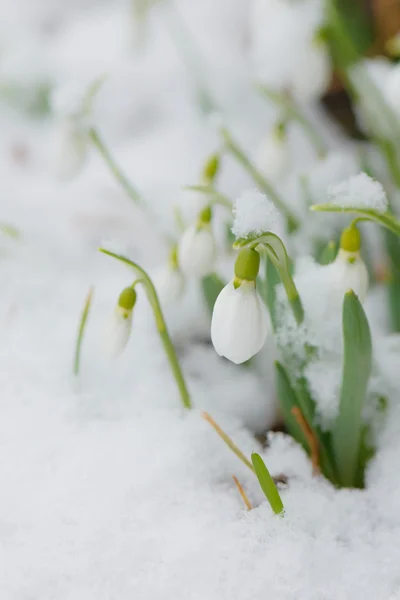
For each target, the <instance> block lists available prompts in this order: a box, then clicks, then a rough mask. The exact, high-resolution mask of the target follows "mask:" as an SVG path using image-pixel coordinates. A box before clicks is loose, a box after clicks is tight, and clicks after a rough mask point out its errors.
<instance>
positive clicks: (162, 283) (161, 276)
mask: <svg viewBox="0 0 400 600" xmlns="http://www.w3.org/2000/svg"><path fill="white" fill-rule="evenodd" d="M153 283H154V286H155V288H156V291H157V294H158V298H159V300H160V302H161V304H162V305H164V306H168V304H173V303H174V302H175V301H176V300H179V298H181V296H182V294H183V291H184V289H185V278H184V276H183V275H182V273H181V271H180V270H179V269H178V268H174V267H172V266H170V265H165V266H163V267H160V268H159V269H158V270H157V271H156V273H155V274H154V277H153Z"/></svg>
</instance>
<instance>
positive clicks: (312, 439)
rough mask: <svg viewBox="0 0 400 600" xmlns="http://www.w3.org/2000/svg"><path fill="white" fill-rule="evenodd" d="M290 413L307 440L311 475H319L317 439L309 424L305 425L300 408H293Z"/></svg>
mask: <svg viewBox="0 0 400 600" xmlns="http://www.w3.org/2000/svg"><path fill="white" fill-rule="evenodd" d="M291 412H292V414H293V416H294V418H295V419H296V421H297V423H298V425H299V427H300V428H301V430H302V432H303V434H304V437H305V438H306V440H307V443H308V446H309V448H310V455H311V464H312V468H313V474H314V475H319V473H320V472H321V469H320V465H319V446H318V439H317V437H316V435H315V433H314V432H313V430H312V429H311V427H310V426H309V424H308V423H307V421H306V419H305V418H304V415H303V413H302V412H301V410H300V408H299V407H298V406H293V408H292V411H291Z"/></svg>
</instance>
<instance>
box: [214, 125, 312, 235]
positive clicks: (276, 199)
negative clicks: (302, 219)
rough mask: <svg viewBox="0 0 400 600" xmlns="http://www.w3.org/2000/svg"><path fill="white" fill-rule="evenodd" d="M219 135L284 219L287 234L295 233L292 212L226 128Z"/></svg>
mask: <svg viewBox="0 0 400 600" xmlns="http://www.w3.org/2000/svg"><path fill="white" fill-rule="evenodd" d="M221 135H222V138H223V140H224V144H225V148H226V150H228V152H230V153H231V154H232V156H234V157H235V158H236V160H237V161H238V162H239V163H240V164H241V165H242V166H243V168H244V169H245V170H246V171H247V172H248V173H249V175H250V176H251V177H252V178H253V179H254V181H255V183H256V184H257V185H258V187H259V188H260V190H261V191H262V192H264V193H265V194H267V195H268V196H269V198H270V199H271V200H272V202H273V203H274V204H275V206H276V208H277V209H278V210H279V211H280V212H281V213H282V214H283V215H284V216H285V217H286V220H287V227H288V231H289V232H293V231H296V230H297V229H298V228H299V225H300V224H299V222H298V219H297V218H296V217H295V215H294V214H293V213H292V211H291V210H290V209H289V208H288V207H287V206H286V204H285V203H284V201H283V200H282V198H281V197H280V195H279V194H278V192H277V191H276V190H275V188H274V187H273V186H272V185H271V183H270V182H269V181H268V180H267V179H266V178H265V177H264V176H263V175H262V174H261V173H260V171H259V170H258V169H256V167H255V166H254V165H253V163H252V162H250V160H249V158H248V157H247V155H246V154H245V152H244V151H243V150H242V149H241V148H240V146H239V145H238V144H237V142H236V141H235V140H234V139H233V138H232V136H231V134H230V133H229V131H228V130H227V129H226V128H222V129H221Z"/></svg>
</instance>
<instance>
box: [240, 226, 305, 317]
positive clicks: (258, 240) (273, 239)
mask: <svg viewBox="0 0 400 600" xmlns="http://www.w3.org/2000/svg"><path fill="white" fill-rule="evenodd" d="M260 244H261V245H262V246H263V247H264V248H265V251H266V253H267V255H268V258H269V259H270V261H271V262H272V264H273V265H274V267H275V268H276V270H277V271H278V273H279V277H280V279H281V281H282V284H283V287H284V288H285V292H286V295H287V298H288V300H289V304H290V307H291V309H292V311H293V315H294V318H295V319H296V323H297V324H298V325H300V324H301V323H302V322H303V320H304V308H303V304H302V302H301V299H300V295H299V292H298V290H297V288H296V285H295V283H294V281H293V279H292V276H291V274H290V262H289V257H288V254H287V252H286V248H285V245H284V243H283V242H282V240H281V239H280V237H278V236H277V235H275V234H274V233H271V232H270V231H268V232H266V233H263V234H261V235H259V236H253V237H248V238H241V239H238V240H236V242H235V243H234V244H233V247H234V248H246V247H250V248H256V247H257V246H259V245H260Z"/></svg>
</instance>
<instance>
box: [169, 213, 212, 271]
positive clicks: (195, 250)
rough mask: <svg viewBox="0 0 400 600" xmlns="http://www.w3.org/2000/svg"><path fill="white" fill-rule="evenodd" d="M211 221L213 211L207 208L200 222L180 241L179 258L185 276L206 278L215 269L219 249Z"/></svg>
mask: <svg viewBox="0 0 400 600" xmlns="http://www.w3.org/2000/svg"><path fill="white" fill-rule="evenodd" d="M210 221H211V209H210V207H206V208H205V209H204V210H203V211H202V212H201V213H200V215H199V219H198V222H197V223H196V224H195V225H192V226H190V227H188V228H187V229H186V231H185V232H184V233H183V235H182V237H181V239H180V242H179V246H178V257H179V266H180V269H181V271H182V273H183V274H184V275H187V276H192V277H204V275H207V274H208V273H210V272H212V270H213V268H214V265H215V261H216V258H217V248H216V244H215V238H214V235H213V232H212V230H211V225H210Z"/></svg>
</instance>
